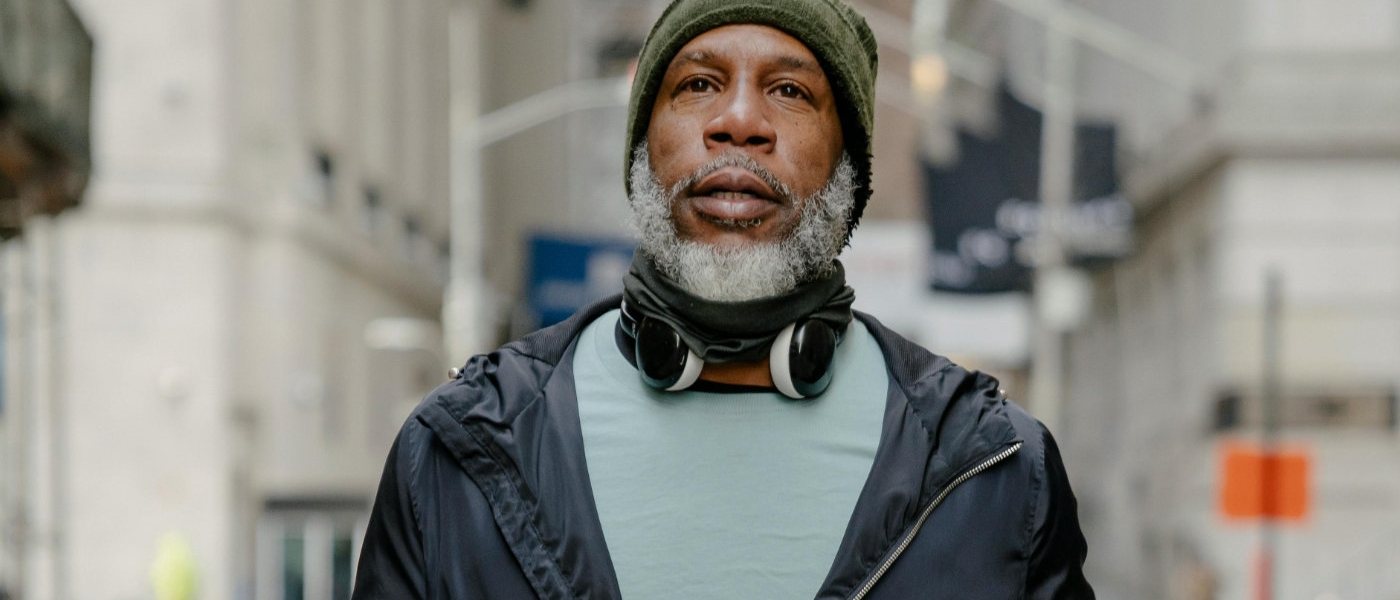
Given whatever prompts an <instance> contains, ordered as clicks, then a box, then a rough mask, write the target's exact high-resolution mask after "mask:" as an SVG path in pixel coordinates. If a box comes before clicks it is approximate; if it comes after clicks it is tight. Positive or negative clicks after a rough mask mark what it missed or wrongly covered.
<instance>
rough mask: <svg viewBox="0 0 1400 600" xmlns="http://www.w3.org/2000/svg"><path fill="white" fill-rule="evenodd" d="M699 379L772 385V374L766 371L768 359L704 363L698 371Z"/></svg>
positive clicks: (735, 383) (763, 385)
mask: <svg viewBox="0 0 1400 600" xmlns="http://www.w3.org/2000/svg"><path fill="white" fill-rule="evenodd" d="M700 379H702V380H705V381H713V382H716V383H729V384H734V385H753V386H759V387H773V376H772V375H771V374H770V373H769V372H768V359H767V358H765V359H763V360H760V361H756V362H728V363H705V368H704V370H702V371H700Z"/></svg>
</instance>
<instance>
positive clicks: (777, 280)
mask: <svg viewBox="0 0 1400 600" xmlns="http://www.w3.org/2000/svg"><path fill="white" fill-rule="evenodd" d="M731 166H737V167H741V168H744V169H747V170H749V171H751V172H752V173H753V174H754V175H756V176H758V177H759V178H761V179H762V180H763V181H764V182H766V183H767V184H768V185H769V187H772V188H773V190H774V191H775V192H777V193H778V194H779V195H780V196H783V197H784V198H785V199H787V200H789V201H790V200H791V199H792V198H793V196H792V193H791V192H790V191H789V188H788V187H787V186H786V185H783V183H782V182H780V181H778V180H777V178H776V177H774V176H773V174H772V173H770V172H769V171H768V170H767V169H764V168H763V167H762V166H760V165H759V164H758V163H757V162H754V160H753V159H752V158H749V157H748V156H747V155H745V154H742V153H730V154H725V155H723V156H721V157H719V158H717V159H715V160H713V161H711V162H710V163H709V164H706V165H705V166H703V167H701V168H700V169H698V170H697V171H696V172H695V173H694V174H693V175H691V176H690V177H688V178H686V179H684V180H682V181H680V182H679V183H677V184H676V185H674V186H672V187H671V189H670V190H666V189H664V188H662V186H661V182H659V181H657V179H656V174H655V173H654V172H652V170H651V158H650V156H649V153H648V152H647V141H646V140H645V139H643V140H642V141H641V143H639V144H637V147H636V148H635V149H633V151H632V170H631V173H629V179H630V182H631V185H632V194H631V196H630V197H629V198H628V200H629V202H630V203H631V206H632V219H631V221H632V226H633V227H635V228H636V229H637V232H638V233H639V234H640V235H641V249H642V251H643V252H646V254H647V256H649V257H651V259H652V261H653V262H654V263H655V264H656V267H657V269H658V270H660V271H661V273H662V274H664V275H666V276H667V277H669V278H670V279H671V280H673V281H675V282H676V283H677V284H678V285H680V287H681V288H682V289H684V290H686V291H687V292H690V293H691V294H694V295H696V296H698V297H700V298H704V299H706V300H712V301H717V302H739V301H744V300H755V299H758V298H767V297H771V296H777V295H779V294H784V293H787V292H790V291H792V290H794V289H796V288H797V286H798V285H801V284H803V283H806V282H808V281H812V280H814V279H819V278H822V277H826V276H829V275H831V274H832V273H833V272H834V271H835V269H836V265H835V260H836V256H837V255H838V254H840V253H841V247H842V246H843V245H844V243H845V240H846V224H847V222H848V220H849V218H850V215H851V209H852V207H854V206H855V176H856V170H855V166H854V165H852V164H851V158H850V156H849V155H847V154H846V153H845V152H842V154H841V161H840V162H839V163H838V164H837V165H836V171H835V172H833V173H832V174H831V178H830V179H829V180H827V183H826V186H825V187H823V188H822V189H821V190H820V191H818V192H817V193H815V194H813V195H812V196H811V197H808V198H807V199H806V201H805V202H802V203H801V208H800V209H799V210H800V212H799V213H798V222H797V226H796V227H794V228H792V230H791V231H790V232H788V233H787V235H786V236H784V237H783V238H782V239H781V240H778V241H776V242H760V243H753V244H744V245H741V246H733V247H720V246H715V245H712V244H706V243H702V242H695V241H690V240H683V239H681V238H680V237H679V236H678V235H677V233H676V225H675V221H674V217H673V214H672V207H673V206H674V203H675V200H676V198H677V197H679V195H680V193H681V192H682V191H683V190H685V189H686V188H687V187H689V186H690V185H691V184H693V183H694V182H697V181H699V180H700V179H702V178H704V177H706V176H708V175H709V174H711V173H713V172H715V171H717V170H719V169H721V168H724V167H731ZM729 225H731V226H736V227H751V226H754V225H757V222H752V223H750V222H733V223H729Z"/></svg>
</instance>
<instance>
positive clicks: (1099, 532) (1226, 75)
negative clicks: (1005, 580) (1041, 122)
mask: <svg viewBox="0 0 1400 600" xmlns="http://www.w3.org/2000/svg"><path fill="white" fill-rule="evenodd" d="M1036 5H1038V3H1024V2H1009V1H1008V2H993V1H990V0H988V1H983V0H968V1H964V2H954V3H951V7H952V11H951V13H950V14H951V15H952V20H951V21H950V30H949V36H950V38H952V39H955V40H961V41H963V42H964V43H967V44H969V45H973V46H980V47H982V48H983V49H984V50H986V51H988V52H989V53H991V54H994V55H999V56H1001V57H1002V59H1003V61H1004V63H1005V64H1006V65H1007V68H1008V73H1009V77H1010V80H1011V84H1012V86H1013V87H1014V88H1019V89H1020V90H1021V91H1023V92H1024V95H1025V96H1026V97H1029V98H1032V99H1034V98H1036V96H1037V90H1039V89H1040V87H1041V85H1042V83H1041V79H1040V78H1041V73H1043V56H1044V51H1043V48H1044V37H1043V30H1042V29H1041V25H1040V24H1039V23H1037V22H1034V21H1033V20H1032V19H1030V18H1028V17H1027V16H1026V14H1027V13H1026V10H1025V7H1026V6H1032V7H1033V6H1036ZM1073 6H1074V7H1075V8H1080V9H1084V10H1087V11H1088V12H1090V13H1092V14H1094V15H1097V16H1099V17H1102V18H1104V19H1106V20H1107V21H1109V22H1111V23H1112V24H1114V25H1116V26H1117V27H1120V28H1122V29H1125V30H1127V31H1129V32H1131V33H1132V34H1134V35H1136V36H1139V37H1140V38H1141V39H1142V40H1145V41H1146V42H1148V43H1150V44H1152V45H1154V46H1160V47H1163V48H1166V49H1168V50H1169V51H1170V52H1171V53H1173V54H1175V55H1177V56H1179V57H1181V58H1183V59H1185V60H1186V61H1188V62H1189V63H1190V64H1192V65H1194V68H1195V70H1196V72H1195V79H1196V81H1197V84H1196V85H1194V86H1189V87H1186V88H1183V87H1181V86H1177V85H1174V84H1171V83H1167V82H1163V81H1161V80H1158V79H1155V78H1154V77H1153V76H1151V75H1149V74H1146V73H1143V72H1141V71H1138V70H1136V69H1134V68H1133V67H1132V66H1130V65H1128V64H1125V62H1124V61H1122V60H1121V59H1119V58H1117V57H1114V56H1110V55H1107V54H1105V53H1103V52H1101V51H1098V50H1095V49H1092V48H1090V47H1088V46H1087V45H1084V44H1078V45H1077V46H1076V54H1077V59H1078V60H1077V65H1076V72H1075V93H1076V100H1077V103H1078V105H1079V114H1080V116H1081V117H1091V118H1095V119H1100V120H1107V121H1111V122H1114V123H1116V124H1117V125H1118V126H1119V131H1120V134H1121V139H1122V148H1121V157H1120V158H1121V159H1122V160H1121V161H1120V162H1122V163H1125V164H1127V165H1128V166H1127V169H1126V172H1125V173H1124V175H1125V193H1126V194H1127V195H1128V197H1129V199H1130V200H1131V201H1132V202H1133V203H1134V205H1135V208H1136V212H1137V215H1138V216H1137V235H1138V247H1137V250H1136V252H1135V254H1134V255H1133V256H1132V257H1130V258H1127V259H1124V260H1121V261H1118V262H1116V263H1114V264H1112V265H1111V266H1108V267H1105V268H1102V269H1098V270H1096V271H1093V272H1092V277H1093V282H1094V285H1093V289H1094V298H1095V300H1094V305H1093V310H1092V312H1091V317H1090V319H1089V321H1088V322H1087V323H1086V324H1085V325H1084V326H1083V327H1082V328H1080V329H1079V330H1077V331H1075V332H1073V333H1072V334H1070V335H1069V336H1068V339H1067V340H1066V344H1065V356H1066V361H1065V364H1066V369H1065V370H1066V394H1065V395H1066V398H1067V400H1066V403H1065V405H1064V409H1063V413H1062V414H1061V418H1060V419H1059V426H1058V428H1057V431H1056V435H1057V438H1058V439H1059V440H1060V441H1061V446H1062V449H1063V451H1064V454H1065V457H1066V463H1067V465H1069V469H1070V473H1071V476H1072V478H1073V480H1074V483H1075V489H1076V492H1077V493H1078V495H1079V498H1080V502H1081V504H1080V511H1081V516H1082V519H1083V523H1084V528H1085V531H1086V534H1087V535H1088V537H1089V540H1090V556H1089V572H1090V574H1091V578H1092V580H1093V581H1094V582H1095V584H1096V587H1097V589H1098V591H1099V592H1100V595H1101V597H1103V598H1107V599H1117V598H1122V599H1164V600H1165V599H1171V600H1188V599H1192V600H1194V599H1207V598H1219V599H1228V600H1235V599H1244V598H1254V597H1258V596H1256V595H1255V594H1256V593H1257V582H1256V580H1255V573H1256V572H1257V571H1256V568H1257V567H1256V562H1255V561H1256V560H1257V557H1258V552H1259V545H1260V542H1259V540H1260V534H1259V525H1258V524H1257V522H1250V521H1240V520H1232V519H1227V518H1225V517H1224V516H1222V514H1221V510H1220V506H1219V505H1220V499H1219V496H1220V486H1221V477H1222V475H1221V471H1222V464H1221V463H1222V461H1221V456H1220V452H1221V447H1222V443H1223V442H1225V441H1227V440H1231V439H1258V437H1259V435H1260V434H1259V431H1260V422H1261V418H1260V414H1261V408H1260V396H1261V386H1262V379H1263V364H1264V351H1263V348H1264V338H1265V333H1264V330H1263V321H1264V315H1263V306H1264V282H1265V277H1266V272H1268V271H1269V270H1271V269H1272V270H1276V271H1277V272H1278V273H1279V274H1280V275H1281V278H1282V282H1283V291H1284V294H1283V312H1282V315H1283V316H1282V326H1281V329H1280V333H1281V340H1282V346H1281V349H1282V355H1281V356H1282V362H1281V373H1282V378H1281V385H1282V389H1283V393H1282V394H1281V396H1282V400H1281V402H1280V412H1281V414H1282V432H1281V434H1280V437H1281V439H1282V440H1284V441H1287V442H1292V443H1297V444H1301V445H1302V446H1304V447H1305V448H1307V449H1308V454H1309V455H1310V456H1311V473H1312V482H1313V485H1312V487H1311V490H1310V500H1311V511H1310V514H1309V515H1308V517H1307V518H1306V519H1304V520H1303V521H1302V522H1299V523H1288V524H1283V525H1280V526H1279V543H1278V555H1277V556H1276V559H1275V560H1276V564H1275V572H1276V576H1275V580H1274V581H1275V595H1274V596H1273V597H1275V598H1279V599H1282V600H1314V599H1323V598H1345V599H1348V600H1350V599H1353V598H1356V599H1378V600H1379V599H1385V598H1396V597H1400V575H1397V570H1396V569H1395V565H1396V564H1400V478H1397V477H1396V474H1397V473H1400V443H1398V442H1400V438H1397V429H1396V410H1397V408H1396V389H1397V385H1400V262H1397V261H1398V260H1400V235H1397V234H1400V69H1397V68H1396V65H1400V2H1396V1H1394V0H1344V1H1341V2H1336V1H1320V0H1287V1H1279V2H1274V1H1269V2H1253V1H1247V0H1240V1H1227V2H1221V1H1218V0H1209V1H1206V0H1201V1H1196V0H1187V1H1182V2H1167V3H1164V2H1147V1H1130V2H1124V1H1121V0H1117V1H1107V0H1104V1H1099V0H1085V1H1082V2H1074V3H1073ZM1017 7H1019V8H1017ZM953 92H954V93H953V96H952V98H953V100H954V102H963V103H964V104H968V105H970V108H969V107H966V106H965V107H964V110H965V112H966V113H968V114H965V115H963V116H964V118H972V117H975V116H976V112H977V108H978V107H979V106H986V104H987V103H986V102H985V101H978V102H970V103H969V102H967V99H968V98H977V97H979V96H978V94H979V93H985V90H979V89H977V88H976V87H975V86H964V87H962V88H961V89H955V90H954V91H953ZM1033 103H1034V102H1033ZM969 115H970V116H969ZM935 218H936V216H935ZM1030 400H1031V405H1032V406H1033V407H1034V404H1035V399H1034V398H1031V399H1030Z"/></svg>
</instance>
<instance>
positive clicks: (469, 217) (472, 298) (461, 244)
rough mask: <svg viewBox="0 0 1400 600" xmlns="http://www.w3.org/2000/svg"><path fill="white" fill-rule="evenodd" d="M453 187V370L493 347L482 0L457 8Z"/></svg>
mask: <svg viewBox="0 0 1400 600" xmlns="http://www.w3.org/2000/svg"><path fill="white" fill-rule="evenodd" d="M450 10H451V13H450V16H449V31H450V33H449V36H450V39H449V42H448V47H449V48H450V50H451V52H450V53H451V58H450V65H451V66H450V68H451V70H452V72H451V94H452V98H451V112H450V122H451V129H450V131H451V140H450V152H449V154H450V158H449V160H450V161H451V183H450V192H449V196H450V197H449V201H450V206H449V210H450V217H449V219H448V222H449V227H450V231H449V233H448V236H449V237H448V240H449V241H448V246H449V249H448V252H449V256H448V276H447V289H446V290H444V294H443V295H444V298H443V302H442V325H443V342H444V346H445V350H446V352H447V361H448V362H449V363H452V364H453V365H454V366H455V365H457V364H460V363H461V362H462V361H464V360H466V358H467V357H468V356H471V355H472V354H475V353H477V352H480V351H482V350H484V349H485V348H486V346H487V344H488V342H489V338H488V336H487V333H488V332H487V331H486V327H484V324H485V323H489V322H490V320H489V319H488V318H487V316H488V315H489V314H490V312H491V311H490V310H489V306H488V305H487V303H488V301H489V299H490V294H488V293H487V289H486V278H485V277H484V273H483V272H482V260H481V258H482V247H483V243H482V242H483V240H482V234H483V232H484V229H483V227H482V221H483V220H484V218H483V217H484V216H485V210H484V208H485V206H484V203H483V201H482V185H481V144H479V143H477V140H476V138H477V135H476V127H477V121H478V116H479V115H480V114H481V19H482V16H483V15H482V12H483V11H482V7H481V6H480V3H479V0H458V1H456V2H453V3H452V6H451V9H450Z"/></svg>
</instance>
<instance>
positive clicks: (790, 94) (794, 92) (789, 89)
mask: <svg viewBox="0 0 1400 600" xmlns="http://www.w3.org/2000/svg"><path fill="white" fill-rule="evenodd" d="M777 92H778V95H780V96H782V97H784V98H805V97H806V96H807V94H805V93H803V91H802V88H800V87H797V86H796V85H793V84H791V83H784V84H782V85H780V86H778V89H777Z"/></svg>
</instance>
